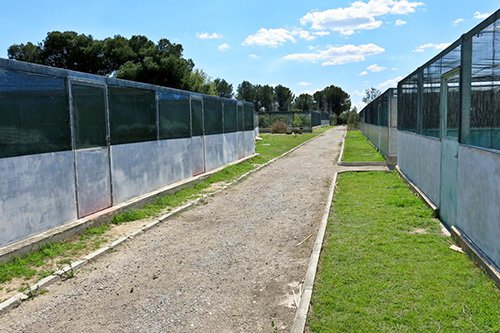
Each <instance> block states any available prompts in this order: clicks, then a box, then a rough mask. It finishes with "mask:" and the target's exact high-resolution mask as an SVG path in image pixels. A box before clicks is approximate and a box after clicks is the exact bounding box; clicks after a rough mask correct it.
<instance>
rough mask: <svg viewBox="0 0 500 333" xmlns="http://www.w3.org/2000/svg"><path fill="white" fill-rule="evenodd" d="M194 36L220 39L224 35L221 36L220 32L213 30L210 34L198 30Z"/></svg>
mask: <svg viewBox="0 0 500 333" xmlns="http://www.w3.org/2000/svg"><path fill="white" fill-rule="evenodd" d="M196 37H198V38H199V39H222V38H224V36H222V35H221V34H219V33H217V32H214V33H211V34H209V33H208V32H200V33H197V34H196Z"/></svg>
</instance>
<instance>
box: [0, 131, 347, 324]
mask: <svg viewBox="0 0 500 333" xmlns="http://www.w3.org/2000/svg"><path fill="white" fill-rule="evenodd" d="M343 134H344V130H343V129H338V128H337V129H334V130H330V131H327V132H326V133H325V135H324V136H321V137H319V138H317V139H315V140H312V141H310V142H309V143H307V144H306V145H304V146H303V147H301V148H299V149H297V150H296V151H295V152H293V153H291V154H289V155H287V156H286V157H284V158H282V159H279V160H277V161H276V162H274V163H272V164H271V165H269V166H268V167H266V168H264V169H262V170H261V171H259V172H257V173H254V174H253V175H251V176H250V177H248V178H247V179H245V180H243V181H242V182H241V183H239V184H237V185H235V186H232V187H230V188H228V189H226V190H224V191H222V192H221V193H219V194H217V195H215V196H213V197H211V198H208V199H205V200H204V202H202V203H200V204H198V205H197V206H195V207H193V208H191V209H189V210H187V211H184V212H183V213H181V214H179V215H177V216H175V217H173V218H171V219H169V220H167V221H166V222H164V223H162V224H160V225H158V226H157V227H155V228H153V229H151V230H149V231H148V232H146V233H144V234H141V235H140V236H138V237H136V238H135V239H133V240H132V241H130V242H127V243H125V244H124V245H122V246H120V247H118V248H117V249H116V251H112V252H111V253H109V254H106V255H104V256H103V257H101V258H99V259H97V260H96V261H95V262H93V263H91V264H89V265H87V266H85V267H84V268H83V269H81V270H79V271H77V272H76V273H75V277H74V278H72V279H69V280H67V281H64V282H58V283H56V284H54V285H52V286H50V287H49V288H48V292H47V293H45V294H43V295H40V296H37V297H36V298H34V299H33V300H30V301H27V302H24V303H23V304H22V305H21V306H20V307H19V308H16V309H13V310H11V311H10V312H8V313H7V314H5V315H3V316H2V317H0V331H1V332H99V333H101V332H187V331H189V332H272V331H280V332H281V331H288V330H289V329H290V327H291V324H292V321H293V318H294V314H295V310H296V308H295V304H296V303H297V297H296V295H298V294H299V292H300V283H301V282H302V280H303V278H304V276H305V272H306V269H307V263H308V259H309V256H310V253H311V249H312V246H313V243H314V238H315V235H316V231H317V227H318V225H319V222H320V220H321V215H322V213H323V208H324V206H325V203H326V202H325V201H326V197H327V192H328V186H329V182H330V181H331V178H332V176H333V174H334V172H335V171H336V170H339V168H338V167H337V166H336V165H335V161H336V159H337V155H338V153H339V150H340V146H339V143H340V142H341V141H342V135H343ZM311 234H313V237H309V239H307V240H306V241H304V242H303V243H302V244H300V245H299V246H297V244H299V243H301V241H303V240H304V239H306V238H307V237H308V236H310V235H311Z"/></svg>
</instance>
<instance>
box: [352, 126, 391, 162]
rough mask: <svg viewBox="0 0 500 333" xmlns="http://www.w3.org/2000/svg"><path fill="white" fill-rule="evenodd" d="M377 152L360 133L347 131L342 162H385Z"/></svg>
mask: <svg viewBox="0 0 500 333" xmlns="http://www.w3.org/2000/svg"><path fill="white" fill-rule="evenodd" d="M383 161H384V157H383V156H382V155H381V154H380V153H379V152H377V150H376V149H375V148H373V146H372V145H371V144H370V142H368V140H367V139H366V137H365V136H364V135H363V134H362V133H361V132H360V131H347V135H346V138H345V146H344V155H343V156H342V162H383Z"/></svg>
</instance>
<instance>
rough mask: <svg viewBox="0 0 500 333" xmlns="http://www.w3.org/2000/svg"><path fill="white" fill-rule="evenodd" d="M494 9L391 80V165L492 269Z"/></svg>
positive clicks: (498, 129)
mask: <svg viewBox="0 0 500 333" xmlns="http://www.w3.org/2000/svg"><path fill="white" fill-rule="evenodd" d="M499 18H500V10H499V11H496V12H495V13H493V14H492V15H491V16H490V17H489V18H487V19H486V20H485V21H483V22H482V23H480V24H479V25H478V26H476V27H475V28H473V29H472V30H471V31H469V32H468V33H466V34H464V35H463V36H462V37H461V38H460V39H459V40H457V41H455V42H454V43H453V44H451V45H450V46H449V47H448V48H446V49H445V50H443V51H442V52H441V53H439V54H438V55H437V56H436V57H434V58H433V59H431V60H429V61H428V62H427V63H425V64H424V65H423V66H421V67H419V68H418V69H416V70H415V71H414V72H413V73H411V74H410V75H408V76H407V77H406V78H404V79H403V80H401V81H400V82H399V84H398V130H399V131H398V153H397V155H398V165H399V168H400V170H401V171H402V172H403V173H404V174H405V175H406V176H407V177H408V178H409V179H411V181H413V182H414V183H415V184H416V185H417V186H418V187H419V188H420V189H421V190H422V191H423V192H424V193H425V194H426V195H427V196H428V197H429V198H430V200H432V201H433V202H434V203H435V204H436V206H438V207H439V215H440V217H441V220H442V221H443V222H444V223H445V224H446V225H447V226H448V227H451V226H454V227H456V228H458V230H460V231H461V233H462V235H463V236H464V237H466V238H467V239H468V240H470V242H471V243H472V244H473V245H475V246H476V247H477V248H478V249H479V251H480V252H482V254H483V255H484V256H485V257H487V258H488V259H489V260H490V261H491V262H493V263H494V264H495V265H496V266H497V267H500V241H499V240H500V22H499Z"/></svg>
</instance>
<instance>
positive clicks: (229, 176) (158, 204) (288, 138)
mask: <svg viewBox="0 0 500 333" xmlns="http://www.w3.org/2000/svg"><path fill="white" fill-rule="evenodd" d="M330 128H331V127H323V128H320V129H318V130H315V131H314V132H313V133H307V134H301V135H297V136H293V135H271V134H262V135H261V137H262V138H263V140H262V141H257V144H256V152H257V153H259V154H260V155H258V156H256V157H253V158H251V159H249V160H246V161H244V162H242V163H239V164H235V165H231V166H228V167H226V168H224V169H223V170H221V171H219V172H217V173H215V174H213V175H211V176H209V177H208V178H206V179H204V180H203V181H201V182H199V183H197V184H194V185H190V186H188V187H185V188H184V189H182V190H180V191H178V192H175V193H173V194H168V195H164V196H161V197H159V198H158V199H157V200H156V201H155V202H154V203H152V204H149V205H146V206H144V207H142V208H138V209H131V210H127V211H125V212H123V213H120V214H117V215H115V217H114V218H113V223H114V224H120V223H125V222H129V221H135V220H140V219H144V218H148V217H153V216H157V215H159V214H161V213H162V212H164V211H165V210H168V209H171V208H174V207H178V206H180V205H182V204H184V203H186V202H188V201H189V200H192V199H194V198H196V197H199V196H200V195H201V194H202V193H204V191H206V190H208V189H209V188H210V187H211V186H212V185H213V184H216V183H221V182H229V181H231V180H234V179H236V178H237V177H239V176H241V175H243V174H244V173H246V172H248V171H250V170H252V169H254V168H256V167H257V166H258V165H261V164H264V163H266V162H268V161H269V160H271V159H273V158H275V157H277V156H279V155H281V154H283V153H284V152H286V151H288V150H290V149H292V148H294V147H296V146H298V145H299V144H301V143H303V142H305V141H307V140H309V139H311V138H313V137H315V136H317V135H319V134H321V133H323V132H325V131H326V130H328V129H330ZM110 228H111V226H110V225H107V224H103V225H100V226H96V227H91V228H88V229H87V230H86V231H85V232H84V233H83V234H81V235H80V236H78V237H76V238H74V239H71V240H68V241H65V242H55V243H50V244H46V245H44V246H43V247H42V248H41V249H39V250H37V251H33V252H31V253H29V254H27V255H25V256H23V257H20V258H14V259H13V260H11V261H9V262H6V263H0V284H5V283H7V282H10V281H11V280H12V279H15V278H22V279H24V280H29V279H33V278H43V277H46V276H48V275H50V274H52V273H53V272H54V269H52V267H53V264H50V262H51V261H52V262H53V261H55V263H56V264H57V265H59V266H60V265H64V264H68V263H70V262H71V261H72V259H73V258H74V257H77V256H78V255H80V254H81V253H83V252H85V251H87V252H88V251H93V250H95V249H97V248H99V247H100V246H101V245H102V243H103V242H104V241H105V240H106V239H105V237H103V236H104V235H105V234H106V232H107V231H108V230H109V229H110ZM48 266H51V267H48ZM0 287H2V286H1V285H0ZM2 288H3V287H2Z"/></svg>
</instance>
